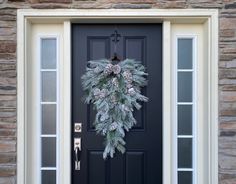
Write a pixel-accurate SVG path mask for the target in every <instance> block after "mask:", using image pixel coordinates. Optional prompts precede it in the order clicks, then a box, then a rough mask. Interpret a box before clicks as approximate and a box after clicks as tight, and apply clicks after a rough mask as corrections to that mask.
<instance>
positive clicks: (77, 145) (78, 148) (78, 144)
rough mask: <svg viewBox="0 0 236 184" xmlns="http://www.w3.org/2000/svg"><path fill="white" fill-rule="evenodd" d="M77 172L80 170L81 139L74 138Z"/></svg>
mask: <svg viewBox="0 0 236 184" xmlns="http://www.w3.org/2000/svg"><path fill="white" fill-rule="evenodd" d="M74 152H75V170H77V171H78V170H80V159H81V138H74Z"/></svg>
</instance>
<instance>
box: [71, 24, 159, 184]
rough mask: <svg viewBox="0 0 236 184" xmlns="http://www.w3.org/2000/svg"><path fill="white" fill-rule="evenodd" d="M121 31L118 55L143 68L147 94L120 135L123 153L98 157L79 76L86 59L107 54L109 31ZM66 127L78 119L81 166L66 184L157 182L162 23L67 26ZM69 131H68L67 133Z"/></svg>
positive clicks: (99, 141)
mask: <svg viewBox="0 0 236 184" xmlns="http://www.w3.org/2000/svg"><path fill="white" fill-rule="evenodd" d="M115 29H117V30H118V33H119V34H120V35H121V37H120V41H119V42H118V44H117V54H118V56H119V58H121V59H125V58H131V59H137V60H141V61H142V62H143V64H144V65H145V66H146V67H147V72H148V73H149V75H148V86H147V87H145V88H143V90H142V93H143V94H144V95H146V96H148V97H149V99H150V100H149V102H147V103H144V104H143V107H142V108H141V110H139V111H135V112H134V114H135V118H136V119H137V124H136V125H135V127H134V128H133V129H132V130H131V131H130V132H128V133H127V134H126V137H125V141H126V153H125V154H123V155H122V154H120V153H118V152H117V153H116V154H115V157H114V158H112V159H107V160H106V161H104V160H103V158H102V154H103V149H104V145H103V142H104V138H103V137H102V136H100V135H97V134H96V132H95V131H94V128H93V120H94V116H95V113H96V112H95V111H94V110H93V109H92V106H91V105H86V104H84V103H83V101H82V97H83V91H82V87H81V79H80V78H81V75H82V74H84V72H85V68H86V65H87V61H88V60H95V59H101V58H110V57H111V56H112V55H113V52H114V43H113V42H112V38H111V37H110V35H111V34H113V33H114V31H115ZM72 61H73V64H72V88H73V89H72V110H73V112H72V127H74V123H75V122H81V123H82V132H81V133H73V135H72V143H73V138H74V137H81V138H82V155H81V170H79V171H75V170H74V156H75V155H74V150H73V145H72V159H73V160H72V184H161V183H162V25H161V24H118V25H112V24H73V25H72ZM73 131H74V130H72V132H73Z"/></svg>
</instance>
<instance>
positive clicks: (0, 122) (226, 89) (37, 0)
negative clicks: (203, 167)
mask: <svg viewBox="0 0 236 184" xmlns="http://www.w3.org/2000/svg"><path fill="white" fill-rule="evenodd" d="M18 8H40V9H48V8H157V9H160V8H217V9H219V11H220V14H219V21H220V24H219V25H220V28H219V29H220V30H219V54H220V56H219V58H220V61H219V116H220V117H219V181H220V182H219V183H220V184H236V9H235V8H236V1H235V0H91V1H87V0H80V1H78V0H0V184H10V183H11V184H13V183H16V172H17V171H16V143H17V137H16V127H17V114H16V93H17V89H16V75H17V73H16V64H17V58H16V29H17V27H16V10H17V9H18Z"/></svg>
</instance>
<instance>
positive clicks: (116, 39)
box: [110, 30, 121, 61]
mask: <svg viewBox="0 0 236 184" xmlns="http://www.w3.org/2000/svg"><path fill="white" fill-rule="evenodd" d="M120 37H121V35H120V34H119V33H118V31H117V30H115V33H113V34H111V38H112V40H111V41H112V42H114V54H113V57H112V58H111V59H110V60H111V61H120V59H119V58H118V56H117V53H116V44H117V43H118V42H119V41H120Z"/></svg>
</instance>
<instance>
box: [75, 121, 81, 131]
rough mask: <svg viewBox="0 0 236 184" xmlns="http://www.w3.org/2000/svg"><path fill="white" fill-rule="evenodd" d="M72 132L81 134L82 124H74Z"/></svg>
mask: <svg viewBox="0 0 236 184" xmlns="http://www.w3.org/2000/svg"><path fill="white" fill-rule="evenodd" d="M74 132H82V123H75V124H74Z"/></svg>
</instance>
